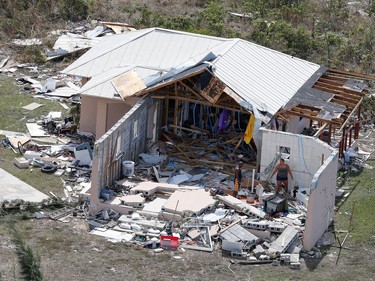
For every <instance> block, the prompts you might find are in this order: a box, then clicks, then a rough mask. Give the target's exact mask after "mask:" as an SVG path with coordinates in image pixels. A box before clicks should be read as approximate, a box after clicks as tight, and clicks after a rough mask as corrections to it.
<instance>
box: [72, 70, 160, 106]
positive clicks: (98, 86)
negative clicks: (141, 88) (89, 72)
mask: <svg viewBox="0 0 375 281" xmlns="http://www.w3.org/2000/svg"><path fill="white" fill-rule="evenodd" d="M131 70H134V71H136V72H137V73H138V75H139V77H140V78H141V79H145V78H148V77H150V76H153V75H156V74H158V73H159V71H157V70H153V69H147V68H141V67H123V68H114V69H111V70H108V71H106V72H104V73H101V74H99V75H97V76H95V77H92V78H91V79H90V80H89V81H88V82H87V83H86V84H85V85H84V86H83V87H82V88H81V89H80V91H79V93H81V94H83V95H86V96H96V97H101V98H109V99H112V98H117V97H119V95H118V93H117V90H116V88H115V87H114V86H113V85H112V83H111V80H112V79H113V78H115V77H118V76H120V75H121V74H124V73H126V72H128V71H131Z"/></svg>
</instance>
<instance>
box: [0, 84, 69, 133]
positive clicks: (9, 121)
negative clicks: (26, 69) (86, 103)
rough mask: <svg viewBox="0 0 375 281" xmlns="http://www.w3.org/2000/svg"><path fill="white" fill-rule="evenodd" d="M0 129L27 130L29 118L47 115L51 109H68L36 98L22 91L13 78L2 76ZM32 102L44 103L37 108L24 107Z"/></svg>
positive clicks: (63, 111) (64, 111) (63, 110)
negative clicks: (28, 108)
mask: <svg viewBox="0 0 375 281" xmlns="http://www.w3.org/2000/svg"><path fill="white" fill-rule="evenodd" d="M0 98H1V103H0V117H1V118H0V129H1V130H7V131H16V132H24V133H26V132H27V127H26V123H27V120H30V119H35V122H36V119H38V118H40V117H41V116H46V115H47V114H48V113H49V112H50V111H61V112H62V113H63V115H64V114H67V111H66V110H65V109H64V108H63V107H62V106H61V105H60V104H59V103H57V102H55V101H50V100H44V99H37V100H36V99H35V98H33V97H32V95H28V94H23V93H20V89H19V88H18V87H17V86H16V85H15V81H14V80H12V79H6V78H4V77H0ZM32 102H37V103H39V104H43V106H41V107H39V108H37V109H35V110H31V111H30V110H27V109H23V108H22V107H23V106H26V105H28V104H30V103H32Z"/></svg>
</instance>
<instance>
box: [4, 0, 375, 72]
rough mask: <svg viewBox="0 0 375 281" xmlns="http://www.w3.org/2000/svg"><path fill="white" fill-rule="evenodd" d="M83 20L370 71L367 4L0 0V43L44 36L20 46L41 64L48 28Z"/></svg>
mask: <svg viewBox="0 0 375 281" xmlns="http://www.w3.org/2000/svg"><path fill="white" fill-rule="evenodd" d="M356 5H357V6H358V7H356ZM231 12H235V13H239V14H246V16H245V17H239V16H235V15H232V14H231ZM86 19H104V20H108V21H123V22H127V23H130V24H133V25H135V26H136V27H137V28H148V27H155V26H156V27H162V28H168V29H176V30H181V31H189V32H195V33H201V34H206V35H213V36H223V37H239V38H243V39H246V40H251V41H254V42H255V43H258V44H261V45H264V46H266V47H270V48H273V49H276V50H279V51H281V52H285V53H288V54H290V55H293V56H297V57H300V58H303V59H307V60H310V61H313V62H315V63H318V64H323V65H325V66H328V67H334V68H340V69H345V70H351V71H355V72H362V73H366V74H371V73H374V71H375V57H374V56H375V55H374V53H375V49H374V48H375V29H374V28H373V26H374V25H375V1H373V0H372V1H357V2H351V3H350V4H348V1H343V0H330V1H325V2H321V1H318V0H312V1H307V0H294V1H293V0H275V1H267V0H242V1H237V0H219V1H212V0H210V1H173V3H172V2H171V1H162V0H159V1H147V2H146V3H145V2H144V1H108V2H106V3H105V2H104V1H97V0H78V1H77V0H57V1H56V0H33V1H27V0H22V1H11V0H5V1H0V37H1V38H4V39H14V38H32V37H39V38H44V45H42V46H38V47H31V48H24V50H22V52H21V55H20V56H19V57H18V59H19V60H20V61H25V62H26V61H27V62H31V61H34V62H42V61H43V57H42V56H41V55H40V51H42V50H43V48H45V47H46V46H49V47H50V45H51V37H47V33H48V31H51V30H53V29H61V28H62V27H64V26H66V25H69V21H73V22H74V21H81V20H86Z"/></svg>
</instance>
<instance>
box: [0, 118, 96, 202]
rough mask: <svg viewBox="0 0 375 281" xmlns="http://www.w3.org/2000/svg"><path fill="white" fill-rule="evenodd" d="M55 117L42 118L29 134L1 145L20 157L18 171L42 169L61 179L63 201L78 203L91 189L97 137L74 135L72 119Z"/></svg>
mask: <svg viewBox="0 0 375 281" xmlns="http://www.w3.org/2000/svg"><path fill="white" fill-rule="evenodd" d="M53 115H54V114H51V115H49V116H47V118H42V119H41V120H39V121H40V122H37V123H27V125H28V129H29V132H30V134H23V133H14V134H7V135H5V137H4V138H3V139H2V144H3V146H4V147H7V148H9V149H11V150H13V152H14V153H16V154H18V155H17V157H15V158H14V160H13V163H14V165H15V166H17V167H18V168H20V169H30V172H32V171H33V170H34V169H40V170H41V172H43V173H48V174H53V175H54V176H58V177H61V180H62V181H63V184H64V195H65V197H64V200H66V201H67V202H77V201H78V200H79V199H80V196H81V195H80V193H82V192H83V193H84V192H85V190H87V189H89V188H90V186H91V185H90V177H91V161H92V147H93V144H94V136H93V135H91V134H84V133H73V134H72V133H71V132H72V131H74V132H75V130H73V127H74V126H73V125H72V124H70V125H68V124H69V123H70V121H69V120H70V119H69V118H60V117H58V118H52V117H51V116H53ZM55 115H56V114H55ZM57 115H58V116H60V114H57ZM39 124H40V125H39ZM35 131H37V132H39V134H38V133H35ZM51 195H52V196H53V197H57V196H56V195H54V194H51ZM57 199H60V198H57Z"/></svg>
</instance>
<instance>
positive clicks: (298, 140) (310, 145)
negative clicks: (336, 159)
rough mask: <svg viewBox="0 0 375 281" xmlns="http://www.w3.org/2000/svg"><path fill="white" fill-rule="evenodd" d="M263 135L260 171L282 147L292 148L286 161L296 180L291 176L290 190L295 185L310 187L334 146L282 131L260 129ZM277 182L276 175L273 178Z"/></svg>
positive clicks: (312, 138)
mask: <svg viewBox="0 0 375 281" xmlns="http://www.w3.org/2000/svg"><path fill="white" fill-rule="evenodd" d="M260 131H261V135H262V148H261V162H260V172H261V173H262V172H263V171H264V169H265V168H266V167H267V166H268V165H269V164H270V163H271V162H272V161H273V160H274V158H275V157H276V155H277V153H278V152H279V151H280V147H288V148H290V157H289V160H286V161H285V162H286V163H287V164H288V165H289V167H290V169H291V170H292V174H293V178H294V180H291V178H290V177H289V190H292V188H293V187H294V186H295V185H298V186H299V187H300V188H308V187H310V184H311V179H312V177H313V176H314V174H315V173H316V172H317V171H318V169H319V168H320V166H321V165H322V164H323V162H324V160H325V159H327V158H328V157H330V156H331V153H332V148H331V147H330V146H329V145H327V144H326V143H324V142H322V141H320V140H319V139H316V138H314V137H309V136H304V135H296V134H291V133H286V132H281V131H274V130H267V129H264V128H261V129H260ZM272 180H273V182H276V175H274V177H273V178H272Z"/></svg>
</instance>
